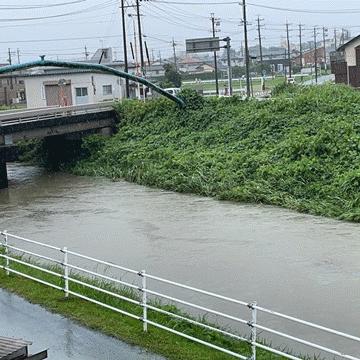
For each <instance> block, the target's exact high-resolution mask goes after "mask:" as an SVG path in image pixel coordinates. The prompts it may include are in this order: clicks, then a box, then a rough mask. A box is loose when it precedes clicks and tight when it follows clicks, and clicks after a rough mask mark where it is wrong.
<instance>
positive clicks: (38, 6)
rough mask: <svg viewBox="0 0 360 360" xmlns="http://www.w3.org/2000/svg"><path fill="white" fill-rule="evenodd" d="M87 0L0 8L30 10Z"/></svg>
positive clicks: (2, 8)
mask: <svg viewBox="0 0 360 360" xmlns="http://www.w3.org/2000/svg"><path fill="white" fill-rule="evenodd" d="M86 1H88V0H73V1H68V2H62V3H55V4H33V5H0V10H32V9H45V8H53V7H58V6H65V5H73V4H79V3H83V2H86Z"/></svg>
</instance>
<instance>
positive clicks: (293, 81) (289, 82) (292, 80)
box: [287, 77, 296, 84]
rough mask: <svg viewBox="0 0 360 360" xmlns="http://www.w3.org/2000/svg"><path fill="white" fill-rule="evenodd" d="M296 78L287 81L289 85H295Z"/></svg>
mask: <svg viewBox="0 0 360 360" xmlns="http://www.w3.org/2000/svg"><path fill="white" fill-rule="evenodd" d="M295 82H296V81H295V78H293V77H289V78H288V79H287V83H288V84H295Z"/></svg>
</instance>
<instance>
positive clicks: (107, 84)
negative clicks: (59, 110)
mask: <svg viewBox="0 0 360 360" xmlns="http://www.w3.org/2000/svg"><path fill="white" fill-rule="evenodd" d="M24 80H25V91H26V99H27V107H28V108H39V107H46V106H71V105H84V104H92V103H97V102H103V101H113V100H121V99H122V98H124V97H125V79H123V78H119V77H117V76H114V75H109V74H102V73H97V72H93V71H91V70H89V71H88V70H73V69H60V68H51V69H49V68H46V70H45V69H44V68H38V69H33V70H32V71H31V72H30V73H28V74H26V75H24Z"/></svg>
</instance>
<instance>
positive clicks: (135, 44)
mask: <svg viewBox="0 0 360 360" xmlns="http://www.w3.org/2000/svg"><path fill="white" fill-rule="evenodd" d="M128 16H129V17H130V18H131V19H132V21H133V27H134V46H135V49H133V51H134V50H135V72H136V75H137V76H138V72H139V59H138V50H137V49H138V48H137V38H136V36H137V34H136V25H135V20H134V16H135V14H128ZM140 71H141V70H140ZM137 88H138V98H139V100H141V91H140V83H137ZM144 100H145V97H144Z"/></svg>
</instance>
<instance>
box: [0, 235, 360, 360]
mask: <svg viewBox="0 0 360 360" xmlns="http://www.w3.org/2000/svg"><path fill="white" fill-rule="evenodd" d="M0 234H1V238H2V241H1V242H0V247H2V248H3V252H0V258H3V259H4V260H5V261H4V263H5V264H4V265H1V264H0V268H2V269H3V270H5V271H6V274H7V275H10V273H13V274H16V275H19V276H23V277H25V278H28V279H30V280H33V281H36V282H38V283H41V284H43V285H46V286H50V287H52V288H55V289H57V290H60V291H63V292H64V293H65V297H68V296H69V295H72V296H75V297H78V298H81V299H83V300H86V301H89V302H92V303H95V304H97V305H99V306H102V307H105V308H107V309H110V310H113V311H115V312H117V313H120V314H122V315H126V316H129V317H131V318H133V319H136V320H139V322H141V323H142V324H143V330H144V331H145V332H146V331H147V330H148V325H151V326H154V327H156V328H159V329H162V330H164V331H168V332H170V333H173V334H175V335H178V336H181V337H183V338H186V339H188V340H191V341H194V342H196V343H199V344H202V345H204V346H207V347H209V348H212V349H215V350H218V351H220V352H223V353H225V354H228V355H231V356H233V357H235V358H238V359H244V360H247V359H251V360H256V352H257V349H263V350H266V351H268V352H270V353H273V354H277V355H280V356H283V357H285V358H288V359H293V360H302V359H301V358H300V357H298V356H294V355H291V354H288V353H286V352H284V351H280V350H278V349H276V348H275V347H273V346H271V345H265V342H264V341H263V340H266V339H265V338H263V339H262V340H260V339H259V336H258V330H262V331H264V332H266V333H269V334H273V335H276V336H279V337H281V338H284V339H287V340H290V341H293V342H295V343H298V344H302V345H306V346H308V347H310V348H312V349H316V351H320V352H322V353H328V354H331V355H333V356H335V357H340V358H343V359H350V360H360V357H356V356H359V355H356V356H352V355H348V354H344V353H342V352H341V351H338V350H334V349H330V348H328V347H327V346H323V345H320V344H317V343H314V342H310V341H307V340H304V339H301V338H298V337H295V336H292V335H290V334H287V333H285V332H281V331H278V330H274V329H272V328H269V327H267V326H264V325H262V324H260V323H259V321H258V316H257V315H258V313H260V312H261V313H265V314H269V315H272V316H274V317H277V318H280V319H285V320H288V321H291V322H293V323H295V324H299V325H305V326H307V327H310V328H313V329H317V330H320V331H322V332H325V333H328V334H331V335H333V336H338V337H340V338H344V339H347V340H350V341H354V342H357V343H359V345H360V337H357V336H353V335H350V334H346V333H344V332H341V331H337V330H333V329H330V328H327V327H325V326H321V325H317V324H314V323H312V322H308V321H304V320H301V319H298V318H296V317H293V316H288V315H285V314H282V313H279V312H276V311H272V310H269V309H266V308H264V307H261V306H259V305H258V304H257V303H256V302H251V303H249V302H245V301H241V300H237V299H233V298H230V297H227V296H223V295H220V294H216V293H213V292H210V291H205V290H201V289H198V288H195V287H192V286H188V285H184V284H180V283H177V282H175V281H171V280H167V279H164V278H161V277H158V276H154V275H151V274H148V273H147V272H146V271H145V270H142V271H136V270H133V269H129V268H126V267H123V266H119V265H116V264H113V263H110V262H107V261H103V260H99V259H95V258H93V257H90V256H86V255H82V254H79V253H77V252H73V251H70V250H69V249H68V248H66V247H64V248H60V247H56V246H52V245H48V244H44V243H41V242H38V241H34V240H30V239H26V238H23V237H20V236H16V235H12V234H10V233H8V232H7V231H3V232H1V233H0ZM11 240H13V241H16V242H20V243H26V244H29V245H31V246H36V247H40V248H42V249H47V251H53V252H54V253H57V254H61V258H62V260H57V259H54V258H53V257H50V256H48V255H43V254H39V253H36V252H34V251H29V250H27V249H23V248H21V247H20V246H15V245H14V244H13V243H12V242H11ZM19 254H22V255H23V254H26V255H28V256H29V259H24V258H23V257H20V256H18V255H19ZM69 255H70V256H71V257H73V258H76V259H82V261H90V262H93V263H94V264H96V265H103V266H107V267H109V268H113V269H116V270H120V271H123V272H126V273H129V274H133V275H134V276H136V277H139V279H141V286H138V285H134V284H132V283H129V282H126V281H123V280H120V279H117V278H115V277H112V276H108V275H105V274H101V273H100V272H97V271H92V270H89V269H86V268H85V267H81V266H80V265H79V264H73V263H71V262H70V261H69ZM32 258H34V259H35V258H36V259H41V260H43V261H44V260H45V262H46V263H53V264H57V265H58V266H60V267H61V269H62V271H61V273H59V272H56V271H53V269H50V268H49V266H47V265H46V263H38V262H34V261H32V260H31V259H32ZM12 263H17V264H21V265H23V266H25V267H29V268H32V269H35V270H38V271H41V272H44V273H47V274H50V275H52V276H54V277H57V278H60V279H62V280H63V286H58V285H55V284H52V283H50V282H47V281H45V280H43V279H40V278H38V277H34V276H31V275H29V274H26V273H24V272H21V271H20V270H19V269H18V270H16V269H15V268H14V266H11V265H12ZM71 271H73V273H74V274H75V273H85V274H87V275H88V276H89V275H90V276H93V277H96V278H99V279H101V280H104V281H106V282H109V283H113V284H117V285H121V286H123V287H126V288H129V289H132V290H135V291H139V292H140V294H142V296H141V297H140V299H139V300H138V299H135V298H132V297H128V296H125V295H122V294H119V293H117V292H114V291H111V290H108V289H103V288H100V287H99V286H97V285H96V284H95V285H94V283H93V282H92V283H90V282H91V281H89V282H86V279H84V278H81V279H79V278H78V277H76V276H75V275H73V274H72V273H71ZM147 280H152V281H156V282H159V283H162V284H167V285H171V286H174V287H176V288H178V289H185V290H187V291H191V292H193V293H196V294H201V295H205V296H208V297H210V298H214V299H220V300H222V301H225V302H228V303H231V304H235V305H236V306H241V307H244V308H247V309H249V311H250V315H249V319H242V318H240V317H237V316H233V315H230V314H227V313H225V312H220V311H217V310H214V309H211V308H209V307H206V306H203V305H198V304H195V303H192V302H190V301H186V300H182V299H179V298H177V297H174V296H170V295H167V294H163V293H162V292H159V291H155V290H152V289H151V288H150V287H149V286H148V283H147ZM71 283H74V284H79V285H81V286H84V287H86V288H89V289H92V290H95V291H98V292H100V293H103V294H106V295H110V296H112V297H115V298H118V299H120V300H123V301H126V302H129V303H131V304H134V305H137V306H139V307H141V308H142V315H141V316H138V315H135V314H133V313H130V312H128V311H125V310H122V309H119V308H117V307H113V306H110V305H108V304H105V303H103V302H100V301H98V300H96V299H93V298H91V297H89V296H85V295H83V294H80V293H78V292H76V291H73V290H72V289H71V286H70V285H71ZM148 296H155V297H156V298H159V299H165V300H166V301H169V302H174V303H178V304H181V305H185V306H188V307H191V308H193V309H196V310H200V311H205V312H206V313H208V314H213V315H216V316H218V317H222V318H224V319H227V320H232V321H234V322H236V323H239V324H242V325H244V326H247V327H248V328H249V329H250V336H249V337H248V338H247V337H245V336H239V334H238V333H236V332H235V331H232V330H224V329H221V328H219V327H217V326H213V325H210V324H209V323H207V322H205V321H202V320H196V319H194V318H193V317H192V316H190V315H184V314H183V313H181V314H179V313H173V312H171V311H168V310H165V309H164V308H162V307H161V306H160V305H156V304H155V303H154V302H151V301H149V299H148ZM148 310H152V311H154V312H157V313H160V314H163V315H166V316H169V317H171V318H175V319H178V320H181V321H186V322H188V323H189V324H192V325H196V326H198V327H201V328H203V329H207V330H210V331H213V332H216V333H219V334H222V335H224V336H226V337H228V338H231V339H233V340H235V341H241V342H245V343H248V344H249V345H250V347H251V357H247V356H244V355H243V354H239V353H236V352H234V351H231V350H229V349H226V348H224V347H222V346H218V345H215V344H213V343H210V342H208V341H205V340H202V339H200V338H197V337H195V336H190V335H188V334H185V333H183V332H181V331H178V330H175V329H173V328H170V327H168V326H165V325H163V324H160V323H157V322H155V321H152V320H150V319H149V317H148Z"/></svg>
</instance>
